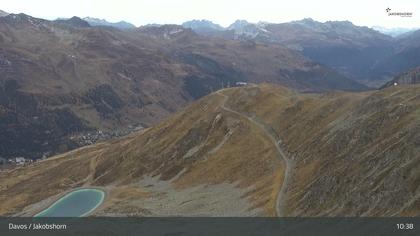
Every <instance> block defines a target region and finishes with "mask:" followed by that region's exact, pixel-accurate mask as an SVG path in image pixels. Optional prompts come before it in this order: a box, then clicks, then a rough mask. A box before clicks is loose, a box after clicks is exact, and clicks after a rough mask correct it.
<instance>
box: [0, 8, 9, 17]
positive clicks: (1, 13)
mask: <svg viewBox="0 0 420 236" xmlns="http://www.w3.org/2000/svg"><path fill="white" fill-rule="evenodd" d="M7 15H9V13H7V12H5V11H2V10H0V17H3V16H7Z"/></svg>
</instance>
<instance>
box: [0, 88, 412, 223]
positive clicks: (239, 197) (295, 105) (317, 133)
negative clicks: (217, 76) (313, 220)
mask: <svg viewBox="0 0 420 236" xmlns="http://www.w3.org/2000/svg"><path fill="white" fill-rule="evenodd" d="M419 89H420V87H418V86H413V87H401V88H400V87H397V88H394V87H393V88H389V89H385V90H381V91H376V92H364V93H346V92H332V93H326V94H300V93H298V92H295V91H293V90H289V89H285V88H283V87H277V86H273V85H260V86H251V87H246V88H234V89H225V90H222V91H220V92H217V93H213V94H211V95H209V96H206V97H204V98H202V99H200V100H199V101H197V102H195V103H194V104H192V105H191V106H189V107H188V108H186V109H185V110H183V111H181V112H179V113H177V114H175V115H174V116H172V117H171V118H169V119H167V120H165V121H163V122H161V123H159V124H158V125H156V126H154V127H153V128H150V129H148V130H146V131H144V132H142V133H137V134H133V135H131V136H128V137H126V138H122V139H118V140H114V141H112V142H107V143H102V144H97V145H94V146H89V147H85V148H83V149H80V150H75V151H73V152H71V153H67V154H63V155H61V156H58V157H56V158H53V159H49V160H46V161H43V162H39V163H36V164H34V165H31V166H29V167H24V168H19V169H15V170H11V171H8V172H0V178H1V179H2V182H1V183H0V214H1V215H11V214H19V215H22V214H23V215H31V214H34V213H36V212H37V211H39V210H40V209H42V208H43V207H45V206H47V205H48V204H50V203H51V202H52V201H53V200H54V199H57V198H58V197H59V196H61V195H62V194H63V193H64V192H66V191H69V190H71V189H74V188H77V187H81V186H98V187H102V188H104V189H105V190H106V191H107V193H108V194H107V198H106V200H105V203H104V205H103V206H102V207H101V208H100V209H98V211H97V212H96V213H95V214H96V215H152V216H153V215H212V216H227V215H229V216H232V215H241V216H246V215H266V216H268V215H283V216H284V215H285V216H317V215H323V216H391V215H407V216H415V215H419V214H420V205H419V203H420V200H419V199H420V192H419V191H420V189H419V188H418V183H419V180H420V175H419V173H420V171H419V168H420V166H419V163H420V162H419V160H420V155H419V153H420V150H419V149H420V148H419V147H420V145H419V140H420V136H419V133H420V132H419V130H420V125H419V124H420V120H419V117H420V116H419V114H420V113H419V112H420V100H419V96H418V93H419ZM280 152H282V153H284V156H285V157H284V158H283V159H282V158H281V155H279V154H281V153H280ZM67 170H68V171H67ZM286 173H287V174H286Z"/></svg>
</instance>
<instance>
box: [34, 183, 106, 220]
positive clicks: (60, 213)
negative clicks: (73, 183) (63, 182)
mask: <svg viewBox="0 0 420 236" xmlns="http://www.w3.org/2000/svg"><path fill="white" fill-rule="evenodd" d="M104 198H105V192H104V191H102V190H99V189H88V188H86V189H79V190H75V191H73V192H70V193H68V194H66V195H65V196H64V197H62V198H60V199H59V200H58V201H56V202H55V203H54V204H52V205H51V206H50V207H48V208H47V209H45V210H43V211H42V212H40V213H38V214H36V215H35V217H82V216H86V215H89V214H90V213H92V212H93V211H94V210H95V209H96V208H98V207H99V206H100V205H101V204H102V202H103V200H104Z"/></svg>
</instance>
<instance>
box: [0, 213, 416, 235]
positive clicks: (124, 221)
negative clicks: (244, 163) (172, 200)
mask: <svg viewBox="0 0 420 236" xmlns="http://www.w3.org/2000/svg"><path fill="white" fill-rule="evenodd" d="M0 235H2V236H3V235H5V236H6V235H7V236H9V235H10V236H14V235H18V236H21V235H25V236H26V235H31V236H38V235H42V236H45V235H46V236H48V235H60V236H66V235H71V236H73V235H75V236H76V235H77V236H84V235H88V236H95V235H100V236H108V235H109V236H113V235H118V236H120V235H135V236H139V235H145V236H164V235H165V236H181V235H194V236H198V235H200V236H201V235H203V236H207V235H212V236H213V235H227V236H239V235H240V236H254V235H258V236H259V235H264V236H273V235H299V236H301V235H303V236H304V235H311V236H318V235H320V236H321V235H322V236H330V235H331V236H337V235H338V236H346V235H351V236H354V235H366V236H376V235H377V236H384V235H416V236H419V235H420V218H368V217H366V218H246V217H237V218H233V217H227V218H225V217H210V218H208V217H205V218H202V217H155V218H134V217H133V218H130V217H129V218H126V217H118V218H113V217H99V218H93V217H92V218H90V217H88V218H0Z"/></svg>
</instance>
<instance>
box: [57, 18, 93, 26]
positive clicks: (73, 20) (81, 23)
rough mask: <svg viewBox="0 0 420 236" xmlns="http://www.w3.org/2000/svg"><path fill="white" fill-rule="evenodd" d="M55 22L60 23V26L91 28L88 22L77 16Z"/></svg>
mask: <svg viewBox="0 0 420 236" xmlns="http://www.w3.org/2000/svg"><path fill="white" fill-rule="evenodd" d="M55 22H57V23H60V24H63V25H68V26H72V27H77V28H86V27H90V25H89V23H88V22H87V21H85V20H82V19H81V18H80V17H77V16H73V17H72V18H70V19H59V20H55Z"/></svg>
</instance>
